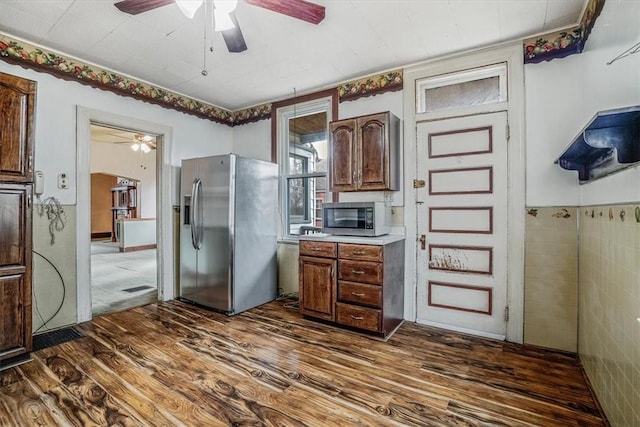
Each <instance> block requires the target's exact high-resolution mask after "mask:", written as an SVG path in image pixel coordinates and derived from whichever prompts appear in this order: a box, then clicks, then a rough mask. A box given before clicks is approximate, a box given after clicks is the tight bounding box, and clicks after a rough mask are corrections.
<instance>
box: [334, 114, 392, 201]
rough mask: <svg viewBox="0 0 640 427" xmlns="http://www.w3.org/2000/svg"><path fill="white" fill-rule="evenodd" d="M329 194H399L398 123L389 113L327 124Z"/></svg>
mask: <svg viewBox="0 0 640 427" xmlns="http://www.w3.org/2000/svg"><path fill="white" fill-rule="evenodd" d="M329 129H330V138H331V139H330V143H329V187H330V190H331V191H334V192H335V191H371V190H398V189H399V185H400V167H399V166H400V165H399V162H400V134H399V131H400V120H399V119H398V118H397V117H396V116H394V115H393V114H391V113H390V112H388V111H387V112H384V113H377V114H371V115H368V116H361V117H355V118H351V119H345V120H338V121H335V122H331V123H330V124H329Z"/></svg>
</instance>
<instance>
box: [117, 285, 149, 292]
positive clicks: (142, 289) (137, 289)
mask: <svg viewBox="0 0 640 427" xmlns="http://www.w3.org/2000/svg"><path fill="white" fill-rule="evenodd" d="M145 289H153V286H148V285H143V286H136V287H135V288H128V289H123V290H122V292H138V291H144V290H145Z"/></svg>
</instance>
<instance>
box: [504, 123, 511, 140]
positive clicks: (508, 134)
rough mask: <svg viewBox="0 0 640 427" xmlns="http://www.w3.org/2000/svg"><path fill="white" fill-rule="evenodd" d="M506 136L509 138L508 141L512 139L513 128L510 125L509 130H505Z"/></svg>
mask: <svg viewBox="0 0 640 427" xmlns="http://www.w3.org/2000/svg"><path fill="white" fill-rule="evenodd" d="M505 136H506V137H507V141H509V139H511V127H510V126H509V125H507V128H506V129H505Z"/></svg>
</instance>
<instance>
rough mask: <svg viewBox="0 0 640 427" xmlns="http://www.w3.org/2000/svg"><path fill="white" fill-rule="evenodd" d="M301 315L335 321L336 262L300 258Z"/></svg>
mask: <svg viewBox="0 0 640 427" xmlns="http://www.w3.org/2000/svg"><path fill="white" fill-rule="evenodd" d="M299 268H300V270H299V276H300V278H299V280H300V290H299V298H300V313H302V314H304V315H308V316H311V317H317V318H320V319H324V320H331V321H333V320H334V318H335V315H334V312H335V310H334V305H335V293H336V277H335V271H336V260H335V259H330V258H312V257H300V267H299Z"/></svg>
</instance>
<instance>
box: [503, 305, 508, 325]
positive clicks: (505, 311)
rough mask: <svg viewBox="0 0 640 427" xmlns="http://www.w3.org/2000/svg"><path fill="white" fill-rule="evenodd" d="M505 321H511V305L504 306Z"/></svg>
mask: <svg viewBox="0 0 640 427" xmlns="http://www.w3.org/2000/svg"><path fill="white" fill-rule="evenodd" d="M504 321H505V322H508V321H509V306H506V307H505V308H504Z"/></svg>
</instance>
